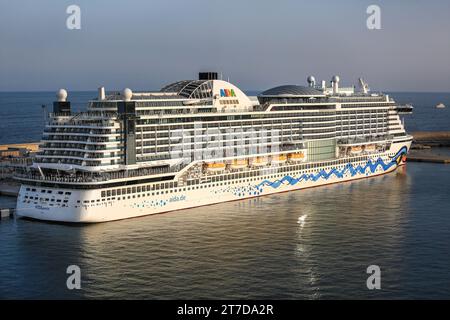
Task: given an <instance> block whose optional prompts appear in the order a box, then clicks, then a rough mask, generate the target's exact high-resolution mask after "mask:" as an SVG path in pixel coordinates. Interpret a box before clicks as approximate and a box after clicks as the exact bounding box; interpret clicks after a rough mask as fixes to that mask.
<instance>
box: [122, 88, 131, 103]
mask: <svg viewBox="0 0 450 320" xmlns="http://www.w3.org/2000/svg"><path fill="white" fill-rule="evenodd" d="M122 96H123V99H124V100H125V101H130V100H131V97H133V91H131V89H130V88H125V89H123V91H122Z"/></svg>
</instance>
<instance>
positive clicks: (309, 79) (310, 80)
mask: <svg viewBox="0 0 450 320" xmlns="http://www.w3.org/2000/svg"><path fill="white" fill-rule="evenodd" d="M307 81H308V83H313V82H316V78H314V77H313V76H309V77H308V79H307Z"/></svg>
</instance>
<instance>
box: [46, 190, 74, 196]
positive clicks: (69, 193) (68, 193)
mask: <svg viewBox="0 0 450 320" xmlns="http://www.w3.org/2000/svg"><path fill="white" fill-rule="evenodd" d="M50 192H51V191H50ZM66 194H67V195H71V194H72V192H66Z"/></svg>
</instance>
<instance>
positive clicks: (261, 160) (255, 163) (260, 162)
mask: <svg viewBox="0 0 450 320" xmlns="http://www.w3.org/2000/svg"><path fill="white" fill-rule="evenodd" d="M266 164H267V158H266V157H257V158H255V159H253V161H252V165H253V166H255V167H262V166H265V165H266Z"/></svg>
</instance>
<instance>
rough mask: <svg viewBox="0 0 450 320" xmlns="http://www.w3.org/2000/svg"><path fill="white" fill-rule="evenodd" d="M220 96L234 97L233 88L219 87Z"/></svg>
mask: <svg viewBox="0 0 450 320" xmlns="http://www.w3.org/2000/svg"><path fill="white" fill-rule="evenodd" d="M220 96H221V97H236V94H235V93H234V90H233V89H220Z"/></svg>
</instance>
